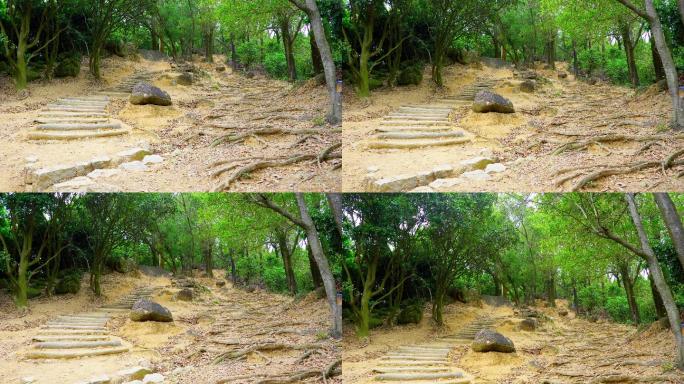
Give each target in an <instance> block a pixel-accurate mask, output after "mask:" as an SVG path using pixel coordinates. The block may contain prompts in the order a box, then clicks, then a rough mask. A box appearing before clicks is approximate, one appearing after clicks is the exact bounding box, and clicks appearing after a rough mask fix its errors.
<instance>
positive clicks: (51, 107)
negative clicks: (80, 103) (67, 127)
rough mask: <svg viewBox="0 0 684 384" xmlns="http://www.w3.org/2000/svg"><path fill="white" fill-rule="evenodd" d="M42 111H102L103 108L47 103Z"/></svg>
mask: <svg viewBox="0 0 684 384" xmlns="http://www.w3.org/2000/svg"><path fill="white" fill-rule="evenodd" d="M43 110H44V111H57V112H100V113H101V112H104V110H105V108H99V107H98V108H91V107H70V106H67V105H48V106H47V107H45V108H44V109H43Z"/></svg>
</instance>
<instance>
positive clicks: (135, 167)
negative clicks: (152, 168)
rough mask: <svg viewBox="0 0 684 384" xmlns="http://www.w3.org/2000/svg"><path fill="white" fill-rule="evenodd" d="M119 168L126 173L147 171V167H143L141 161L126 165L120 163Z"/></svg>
mask: <svg viewBox="0 0 684 384" xmlns="http://www.w3.org/2000/svg"><path fill="white" fill-rule="evenodd" d="M119 168H121V169H124V170H126V171H147V170H148V168H147V165H145V164H144V163H143V162H142V161H131V162H128V163H122V164H120V165H119Z"/></svg>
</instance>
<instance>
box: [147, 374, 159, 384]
mask: <svg viewBox="0 0 684 384" xmlns="http://www.w3.org/2000/svg"><path fill="white" fill-rule="evenodd" d="M163 382H164V376H162V375H161V374H159V373H150V374H149V375H146V376H145V378H144V379H143V384H148V383H163Z"/></svg>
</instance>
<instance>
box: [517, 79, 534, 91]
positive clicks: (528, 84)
mask: <svg viewBox="0 0 684 384" xmlns="http://www.w3.org/2000/svg"><path fill="white" fill-rule="evenodd" d="M536 88H537V83H536V82H535V81H534V80H525V81H523V82H522V83H520V90H521V91H522V92H525V93H533V92H534V90H535V89H536Z"/></svg>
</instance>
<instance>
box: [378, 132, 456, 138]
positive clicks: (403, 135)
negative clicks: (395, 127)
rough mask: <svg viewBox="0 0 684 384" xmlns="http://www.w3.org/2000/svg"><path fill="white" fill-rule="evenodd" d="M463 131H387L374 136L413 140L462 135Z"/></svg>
mask: <svg viewBox="0 0 684 384" xmlns="http://www.w3.org/2000/svg"><path fill="white" fill-rule="evenodd" d="M463 136H464V134H463V132H416V133H410V132H397V133H394V132H388V133H381V134H378V135H376V136H375V137H376V138H377V139H380V140H415V139H429V138H439V137H463Z"/></svg>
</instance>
